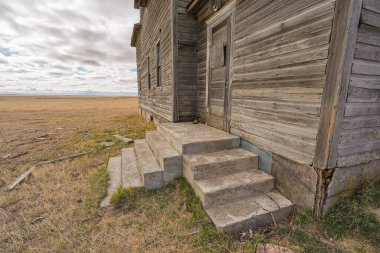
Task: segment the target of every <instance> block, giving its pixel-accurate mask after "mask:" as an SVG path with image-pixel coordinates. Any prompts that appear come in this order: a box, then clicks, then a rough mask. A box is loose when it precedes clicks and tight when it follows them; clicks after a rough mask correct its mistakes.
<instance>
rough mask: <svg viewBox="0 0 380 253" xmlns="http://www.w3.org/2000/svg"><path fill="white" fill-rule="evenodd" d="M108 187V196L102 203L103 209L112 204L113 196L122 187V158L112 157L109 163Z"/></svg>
mask: <svg viewBox="0 0 380 253" xmlns="http://www.w3.org/2000/svg"><path fill="white" fill-rule="evenodd" d="M107 170H108V187H107V196H106V197H105V198H104V199H103V200H102V202H101V203H100V206H101V207H106V206H108V205H109V204H110V200H111V196H112V194H113V193H115V192H116V191H117V188H119V186H120V185H121V156H115V157H111V158H110V159H109V161H108V167H107Z"/></svg>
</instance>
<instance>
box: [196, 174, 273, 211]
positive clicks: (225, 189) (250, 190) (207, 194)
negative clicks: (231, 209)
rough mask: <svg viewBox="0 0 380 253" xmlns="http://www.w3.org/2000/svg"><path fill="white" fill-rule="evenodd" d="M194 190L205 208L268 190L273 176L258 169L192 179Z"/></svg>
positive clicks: (270, 188)
mask: <svg viewBox="0 0 380 253" xmlns="http://www.w3.org/2000/svg"><path fill="white" fill-rule="evenodd" d="M193 187H194V191H195V193H196V194H197V195H198V197H199V198H200V200H201V202H202V204H203V206H204V207H205V208H210V207H213V206H218V205H222V204H226V203H229V202H231V201H236V200H239V199H244V198H248V197H252V196H256V195H259V194H262V193H266V192H270V191H271V190H273V188H274V178H273V177H272V176H271V175H269V174H267V173H265V172H263V171H260V170H257V169H255V170H247V171H242V172H237V173H233V174H228V175H225V176H221V177H214V178H207V179H203V180H195V181H194V185H193Z"/></svg>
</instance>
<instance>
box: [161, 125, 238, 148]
mask: <svg viewBox="0 0 380 253" xmlns="http://www.w3.org/2000/svg"><path fill="white" fill-rule="evenodd" d="M157 130H158V132H159V133H160V134H161V135H162V136H163V137H164V138H165V139H166V140H167V141H168V142H169V143H170V144H171V145H172V146H173V148H174V149H175V150H177V151H178V152H179V153H181V154H200V153H208V152H215V151H220V150H225V149H233V148H238V147H239V146H240V138H239V137H237V136H234V135H231V134H228V133H226V132H224V131H221V130H218V129H216V128H213V127H209V126H206V125H204V124H193V123H191V122H185V123H162V124H160V125H158V127H157Z"/></svg>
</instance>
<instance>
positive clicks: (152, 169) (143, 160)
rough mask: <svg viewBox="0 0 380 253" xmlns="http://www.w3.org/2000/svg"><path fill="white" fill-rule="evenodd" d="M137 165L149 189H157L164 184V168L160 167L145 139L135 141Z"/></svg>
mask: <svg viewBox="0 0 380 253" xmlns="http://www.w3.org/2000/svg"><path fill="white" fill-rule="evenodd" d="M135 152H136V160H137V167H138V169H139V172H140V176H141V179H142V181H143V183H144V186H145V187H146V188H147V189H157V188H160V187H161V186H163V185H164V170H163V169H162V168H161V167H160V165H159V164H158V162H157V161H156V158H155V157H154V155H153V153H152V150H150V148H149V145H148V144H147V143H146V141H145V140H136V141H135Z"/></svg>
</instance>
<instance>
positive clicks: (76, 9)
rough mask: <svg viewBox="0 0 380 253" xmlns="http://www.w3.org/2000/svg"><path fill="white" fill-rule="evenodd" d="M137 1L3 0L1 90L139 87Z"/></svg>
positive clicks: (121, 89) (127, 89) (76, 90)
mask: <svg viewBox="0 0 380 253" xmlns="http://www.w3.org/2000/svg"><path fill="white" fill-rule="evenodd" d="M138 19H139V12H138V10H135V9H133V0H0V93H14V92H19V93H29V94H36V93H53V94H54V93H77V94H81V93H88V94H91V93H93V92H102V93H104V92H136V91H137V85H136V64H135V50H134V48H131V47H130V45H129V44H130V37H131V33H132V28H133V24H134V23H136V22H138Z"/></svg>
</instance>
